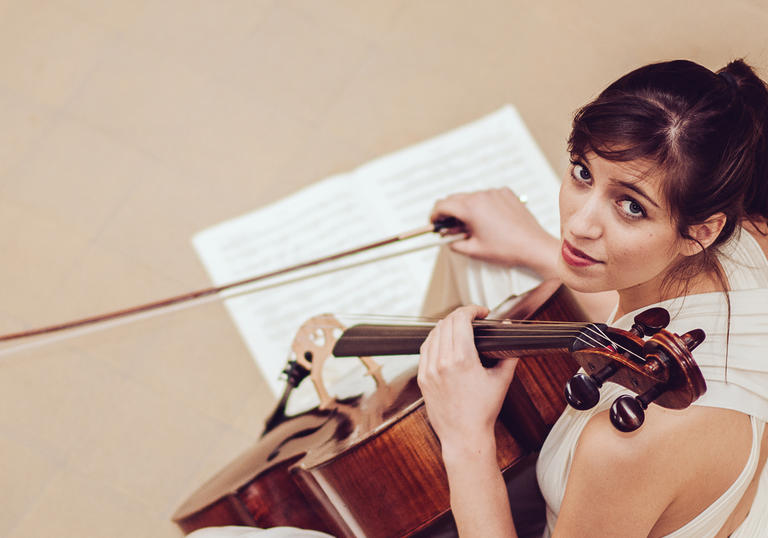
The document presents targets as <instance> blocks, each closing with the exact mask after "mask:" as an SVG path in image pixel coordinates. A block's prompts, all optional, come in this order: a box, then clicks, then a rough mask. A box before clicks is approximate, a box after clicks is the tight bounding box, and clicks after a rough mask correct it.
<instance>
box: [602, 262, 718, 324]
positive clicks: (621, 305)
mask: <svg viewBox="0 0 768 538" xmlns="http://www.w3.org/2000/svg"><path fill="white" fill-rule="evenodd" d="M715 263H718V268H719V269H720V271H721V274H722V275H723V279H726V277H725V274H724V273H722V267H721V266H720V265H719V262H715ZM724 285H725V288H724ZM727 288H728V282H727V279H726V280H725V282H723V281H722V280H721V279H720V278H719V277H718V272H717V271H716V270H714V269H712V270H709V271H702V272H700V273H698V274H696V275H695V276H693V277H691V278H687V279H674V280H672V279H667V278H665V277H663V276H659V277H657V278H656V279H654V280H653V281H650V282H646V283H644V284H642V285H639V286H633V287H631V288H627V289H624V290H618V293H619V302H618V307H617V310H616V315H615V318H614V319H619V318H620V317H622V316H624V315H626V314H628V313H630V312H634V311H635V310H639V309H641V308H644V307H646V306H650V305H653V304H656V303H659V302H661V301H666V300H668V299H675V298H677V297H684V296H687V295H697V294H700V293H710V292H713V291H725V290H726V289H727Z"/></svg>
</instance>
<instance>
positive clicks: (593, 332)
mask: <svg viewBox="0 0 768 538" xmlns="http://www.w3.org/2000/svg"><path fill="white" fill-rule="evenodd" d="M502 321H504V322H506V321H508V320H502ZM523 321H528V323H529V325H528V326H527V328H523V327H505V326H503V325H506V324H507V323H501V324H498V325H497V326H496V327H495V329H497V330H498V332H500V333H502V335H501V336H499V335H487V336H485V335H476V336H475V340H485V339H489V340H490V339H493V340H497V341H498V340H504V339H505V338H506V339H509V340H510V341H512V340H518V341H519V340H520V335H523V336H525V337H526V338H527V339H531V340H536V339H540V340H546V339H551V338H552V337H554V336H564V335H570V334H573V331H574V329H576V328H578V329H579V332H578V333H576V334H574V335H573V336H574V338H575V339H576V340H577V341H580V342H583V343H585V344H587V345H591V346H594V347H601V348H602V347H605V344H604V342H603V341H602V340H601V339H600V338H603V339H605V340H607V341H608V342H610V343H611V346H612V347H613V348H614V349H615V350H618V351H621V352H624V353H626V354H627V355H629V356H631V357H634V358H636V359H638V360H639V361H641V362H643V361H644V360H645V359H644V357H642V356H641V355H639V354H637V353H636V352H634V351H633V350H631V349H629V348H627V347H625V346H623V345H622V344H620V343H618V342H616V341H615V340H613V339H611V338H610V337H609V336H608V335H607V334H605V332H604V331H603V330H602V329H600V328H599V326H597V325H595V324H593V323H587V324H585V323H581V324H576V323H558V322H551V323H553V324H556V325H559V326H560V327H559V328H558V330H559V332H557V331H555V332H553V331H552V329H551V328H550V327H546V326H545V327H542V329H545V330H546V333H545V334H540V335H537V334H532V333H531V329H532V328H535V325H537V324H538V322H537V321H535V320H523ZM513 323H515V322H513ZM582 331H587V332H582ZM515 332H517V334H515ZM347 339H348V340H350V341H355V342H365V341H366V340H370V341H382V340H387V339H391V340H397V339H402V335H400V336H397V335H393V336H381V335H376V336H373V335H372V336H365V335H356V336H348V337H347Z"/></svg>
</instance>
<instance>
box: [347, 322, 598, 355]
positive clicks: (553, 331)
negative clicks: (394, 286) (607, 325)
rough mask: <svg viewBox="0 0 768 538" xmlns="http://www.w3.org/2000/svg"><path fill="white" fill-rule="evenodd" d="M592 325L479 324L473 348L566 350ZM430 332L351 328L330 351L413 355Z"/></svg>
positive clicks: (393, 327) (363, 326) (414, 327)
mask: <svg viewBox="0 0 768 538" xmlns="http://www.w3.org/2000/svg"><path fill="white" fill-rule="evenodd" d="M589 325H591V324H587V323H543V324H538V323H535V322H518V321H498V322H490V321H480V322H476V323H475V324H474V329H473V330H474V335H475V346H476V347H477V350H478V351H479V352H481V353H483V352H493V351H522V350H526V351H527V350H537V351H544V350H553V351H555V350H567V349H569V348H570V346H571V344H572V343H573V341H574V340H575V339H576V338H577V337H578V336H579V335H580V334H581V333H582V332H583V331H584V329H585V328H587V327H588V326H589ZM431 330H432V326H429V325H374V324H360V325H355V326H353V327H350V328H349V329H347V330H346V331H344V333H343V334H342V335H341V336H340V337H339V339H338V341H337V342H336V345H335V346H334V348H333V355H334V356H336V357H359V356H379V355H414V354H418V353H419V348H420V347H421V344H422V343H423V342H424V340H425V339H426V338H427V335H428V334H429V332H430V331H431Z"/></svg>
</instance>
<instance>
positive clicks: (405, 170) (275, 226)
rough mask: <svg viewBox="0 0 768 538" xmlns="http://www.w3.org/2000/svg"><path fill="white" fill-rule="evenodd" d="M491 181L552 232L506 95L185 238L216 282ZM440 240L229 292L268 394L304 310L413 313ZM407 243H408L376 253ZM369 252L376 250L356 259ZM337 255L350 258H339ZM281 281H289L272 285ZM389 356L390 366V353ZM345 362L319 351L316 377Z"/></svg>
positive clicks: (341, 370) (545, 200) (532, 147)
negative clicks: (444, 129) (491, 108)
mask: <svg viewBox="0 0 768 538" xmlns="http://www.w3.org/2000/svg"><path fill="white" fill-rule="evenodd" d="M501 186H509V187H511V188H512V189H513V190H514V191H515V192H516V193H518V195H521V196H525V198H526V200H527V202H526V203H527V204H528V207H529V209H530V210H531V211H532V212H533V213H534V215H536V216H537V217H538V218H539V220H540V221H541V222H542V224H543V226H544V227H545V228H546V229H547V230H548V231H550V232H551V233H553V234H557V233H558V228H559V219H558V211H557V205H556V204H557V190H558V188H559V181H558V180H557V178H556V176H555V174H554V173H553V172H552V170H551V168H550V167H549V165H548V164H547V162H546V160H545V159H544V157H543V155H542V154H541V152H540V150H539V149H538V147H537V146H536V144H535V142H534V141H533V139H532V138H531V136H530V134H529V133H528V131H527V129H526V128H525V125H524V124H523V122H522V120H521V119H520V116H519V115H518V114H517V112H516V111H515V109H514V108H512V107H511V106H505V107H504V108H502V109H500V110H499V111H497V112H495V113H493V114H490V115H489V116H486V117H484V118H481V119H480V120H478V121H475V122H473V123H471V124H469V125H466V126H464V127H460V128H458V129H455V130H453V131H450V132H448V133H446V134H443V135H440V136H438V137H436V138H433V139H430V140H427V141H425V142H422V143H419V144H416V145H414V146H411V147H409V148H406V149H404V150H401V151H398V152H396V153H393V154H390V155H387V156H385V157H381V158H379V159H376V160H374V161H371V162H369V163H367V164H365V165H363V166H361V167H359V168H357V169H356V170H354V171H352V172H349V173H347V174H342V175H337V176H333V177H330V178H328V179H325V180H322V181H320V182H318V183H316V184H314V185H311V186H309V187H307V188H305V189H302V190H301V191H299V192H297V193H295V194H293V195H291V196H288V197H286V198H284V199H282V200H279V201H277V202H275V203H273V204H270V205H268V206H266V207H263V208H260V209H257V210H255V211H253V212H251V213H248V214H246V215H243V216H241V217H237V218H234V219H231V220H228V221H226V222H223V223H221V224H218V225H215V226H212V227H211V228H208V229H206V230H203V231H201V232H200V233H198V234H196V235H195V237H194V238H193V243H194V246H195V249H196V250H197V252H198V255H199V256H200V258H201V259H202V261H203V263H204V265H205V267H206V269H207V271H208V272H209V274H210V275H211V278H212V280H213V282H214V284H216V285H221V284H225V283H228V282H232V281H236V280H239V279H243V278H247V277H249V276H252V275H256V274H263V273H265V272H268V271H270V270H275V269H279V268H281V267H285V266H288V265H292V264H296V263H299V262H303V261H306V260H310V259H314V258H318V257H325V256H328V255H330V254H333V253H336V252H339V251H342V250H345V249H348V248H352V247H356V246H360V245H363V244H366V243H368V242H373V241H377V240H380V239H383V238H385V237H389V236H391V235H395V234H398V233H401V232H404V231H407V230H411V229H414V228H418V227H421V226H423V225H425V224H427V222H428V221H427V219H428V216H429V211H430V209H431V207H432V205H433V204H434V202H435V200H437V199H438V198H441V197H444V196H446V195H447V194H450V193H452V192H459V191H474V190H478V189H486V188H492V187H501ZM439 241H440V239H439V238H438V237H437V236H431V237H430V236H423V237H421V238H418V239H412V240H409V241H407V242H404V243H399V244H396V245H393V246H392V247H384V248H383V249H376V250H374V251H370V252H367V253H363V254H358V255H355V256H353V257H351V258H347V259H343V260H338V261H336V262H331V263H329V264H327V265H324V266H322V267H320V268H318V269H320V270H321V271H323V270H324V271H330V270H331V269H336V270H334V271H331V272H326V274H322V275H320V276H316V277H312V278H309V279H305V280H297V279H298V278H300V277H301V276H303V275H304V274H308V273H310V272H313V273H314V272H317V270H318V269H315V268H313V269H308V270H303V271H299V272H297V273H293V274H291V275H286V276H283V277H279V278H275V279H272V280H271V281H268V282H262V283H259V284H257V285H256V286H255V287H256V288H257V289H260V290H261V291H258V292H257V293H252V294H247V295H242V294H241V295H238V296H236V297H232V298H230V299H227V300H226V306H227V308H228V310H229V312H230V314H231V316H232V318H233V320H234V322H235V324H236V326H237V327H238V330H239V332H240V334H241V335H242V337H243V339H244V341H245V342H246V344H247V346H248V348H249V350H250V351H251V353H252V355H253V357H254V360H255V361H256V363H257V365H258V366H259V367H260V368H261V370H262V371H263V373H264V375H265V377H266V379H267V380H268V381H269V383H270V387H271V388H272V390H273V391H274V393H275V394H276V395H278V394H279V393H280V392H282V389H283V381H282V380H281V379H280V372H281V371H282V369H283V368H284V366H285V363H286V360H287V358H288V354H289V352H290V346H291V343H292V340H293V337H294V335H295V333H296V330H297V329H298V328H299V327H300V325H301V324H302V323H303V322H304V321H306V320H307V319H309V318H310V317H312V316H314V315H318V314H321V313H325V312H333V313H376V314H392V315H418V313H419V310H420V306H421V301H422V298H423V296H424V294H425V291H426V289H427V286H428V284H429V279H430V275H431V273H432V266H433V265H434V260H435V256H436V253H437V249H436V248H435V247H434V246H431V247H430V245H436V244H438V243H439ZM405 250H413V251H412V252H410V253H408V254H405V255H402V256H393V257H391V258H386V256H388V255H390V254H392V253H393V252H398V251H405ZM381 257H385V259H378V258H381ZM370 259H377V261H376V263H368V264H366V263H365V261H366V260H370ZM346 266H351V267H348V268H346V269H339V268H340V267H346ZM525 278H529V277H525ZM279 282H289V283H288V284H284V285H282V286H275V284H276V283H279ZM271 286H272V287H271ZM515 291H522V290H515ZM387 364H389V365H390V366H388V367H387V368H390V367H391V369H393V370H397V369H399V368H397V367H396V366H392V365H393V364H394V363H393V362H392V361H387ZM402 364H403V362H401V365H402ZM353 368H354V369H357V368H358V366H357V362H356V361H354V360H346V361H341V360H337V359H335V360H333V361H329V362H328V364H327V365H326V368H325V370H324V375H325V376H326V385H328V386H329V387H331V386H333V385H336V384H338V383H339V380H341V379H342V378H344V376H346V375H348V373H347V372H348V370H349V369H353ZM307 385H309V384H308V383H304V384H302V387H300V390H299V391H297V392H298V394H297V395H294V396H292V398H291V400H292V403H293V404H295V407H296V408H304V407H305V406H308V405H311V403H312V402H313V401H314V397H313V389H312V388H311V387H309V386H307ZM337 392H338V391H337Z"/></svg>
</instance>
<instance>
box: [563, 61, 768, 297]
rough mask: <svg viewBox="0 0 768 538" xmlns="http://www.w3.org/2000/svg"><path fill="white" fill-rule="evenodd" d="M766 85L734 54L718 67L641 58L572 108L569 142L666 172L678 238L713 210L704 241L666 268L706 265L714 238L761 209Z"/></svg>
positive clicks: (767, 148)
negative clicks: (712, 232)
mask: <svg viewBox="0 0 768 538" xmlns="http://www.w3.org/2000/svg"><path fill="white" fill-rule="evenodd" d="M766 129H768V90H766V85H765V83H764V82H763V81H762V80H761V79H760V78H758V77H757V75H756V74H755V72H754V71H753V70H752V68H751V67H749V66H748V65H747V64H746V63H745V62H744V61H743V60H736V61H733V62H731V63H729V64H728V65H727V66H726V67H724V68H723V69H721V70H720V71H718V72H717V73H715V72H712V71H710V70H709V69H707V68H705V67H703V66H701V65H699V64H696V63H694V62H691V61H687V60H677V61H671V62H663V63H657V64H651V65H647V66H645V67H641V68H639V69H636V70H634V71H632V72H630V73H628V74H627V75H625V76H623V77H621V78H620V79H619V80H617V81H616V82H614V83H613V84H611V85H610V86H608V88H606V89H605V90H604V91H603V92H602V93H601V94H600V95H599V96H598V97H597V98H596V99H595V100H594V101H592V102H590V103H588V104H587V105H586V106H584V107H583V108H581V109H580V110H579V111H578V112H577V113H576V116H575V118H574V121H573V129H572V131H571V135H570V137H569V140H568V149H569V151H570V152H571V153H572V154H574V155H579V156H584V155H585V154H586V153H588V152H590V151H592V152H594V153H595V154H597V155H599V156H600V157H603V158H605V159H608V160H611V161H631V160H636V159H647V160H649V161H650V162H652V163H654V164H655V166H657V167H659V168H660V169H661V170H662V171H663V172H664V173H665V177H666V179H667V180H666V181H665V182H664V184H663V185H662V192H663V194H664V196H665V198H666V201H667V203H668V204H669V207H670V210H671V213H672V217H673V219H674V221H675V223H676V225H677V229H678V232H679V233H680V235H681V236H682V237H685V238H688V239H691V237H690V236H689V235H688V230H689V227H690V226H692V225H695V224H701V223H703V222H705V221H706V220H707V219H708V218H709V217H711V216H712V215H714V214H715V213H718V212H722V213H723V214H725V216H726V223H725V226H724V227H723V230H722V231H721V232H720V235H719V236H718V237H717V239H716V240H715V241H714V243H713V244H712V245H710V247H709V248H707V249H704V248H702V252H701V253H699V254H697V255H695V256H690V257H689V258H690V259H688V260H686V261H685V263H684V264H681V265H680V266H678V267H676V268H674V270H673V271H672V272H671V273H670V275H668V276H671V275H672V274H674V275H675V276H676V277H678V278H680V279H681V280H682V281H686V280H687V279H688V278H689V277H690V276H693V275H695V274H697V273H698V272H700V271H701V270H714V271H715V273H716V275H717V276H718V278H719V280H720V282H721V284H722V285H723V289H724V290H726V289H727V287H726V279H725V277H724V275H723V274H722V272H721V271H720V269H719V267H718V265H717V264H716V263H715V260H716V256H715V255H716V252H717V248H718V246H720V245H722V244H723V243H724V242H726V241H727V240H728V239H729V238H730V237H731V236H732V235H733V234H734V233H735V232H737V231H738V230H739V223H740V222H741V221H742V220H744V219H755V218H760V219H762V218H768V139H767V133H766Z"/></svg>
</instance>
